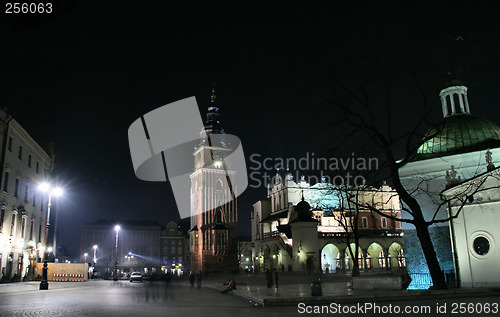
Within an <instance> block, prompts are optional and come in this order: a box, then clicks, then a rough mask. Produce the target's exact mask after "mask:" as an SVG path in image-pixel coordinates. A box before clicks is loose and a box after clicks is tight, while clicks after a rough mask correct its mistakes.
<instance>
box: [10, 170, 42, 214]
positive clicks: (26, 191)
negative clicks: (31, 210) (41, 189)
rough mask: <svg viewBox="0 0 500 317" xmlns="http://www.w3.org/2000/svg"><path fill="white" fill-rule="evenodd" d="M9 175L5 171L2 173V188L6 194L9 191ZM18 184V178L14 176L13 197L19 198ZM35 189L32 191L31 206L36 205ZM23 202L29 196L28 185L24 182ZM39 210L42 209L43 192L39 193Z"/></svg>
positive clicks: (26, 200)
mask: <svg viewBox="0 0 500 317" xmlns="http://www.w3.org/2000/svg"><path fill="white" fill-rule="evenodd" d="M9 177H10V174H9V173H8V172H5V174H4V179H3V188H2V190H3V191H4V192H5V193H6V194H8V193H9V189H10V188H9V187H10V186H9ZM19 185H20V180H19V178H16V181H15V185H14V198H19V189H20V188H19V187H20V186H19ZM36 193H37V192H36V190H34V191H33V196H32V198H33V200H32V203H33V207H35V206H36ZM23 196H24V202H25V203H27V202H28V200H29V196H30V185H28V184H26V185H24V195H23ZM40 210H41V211H43V194H41V193H40Z"/></svg>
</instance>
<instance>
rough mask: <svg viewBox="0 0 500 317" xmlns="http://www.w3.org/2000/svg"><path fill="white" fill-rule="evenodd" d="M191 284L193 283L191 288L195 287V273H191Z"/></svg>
mask: <svg viewBox="0 0 500 317" xmlns="http://www.w3.org/2000/svg"><path fill="white" fill-rule="evenodd" d="M189 283H191V288H193V287H194V273H193V272H191V273H189Z"/></svg>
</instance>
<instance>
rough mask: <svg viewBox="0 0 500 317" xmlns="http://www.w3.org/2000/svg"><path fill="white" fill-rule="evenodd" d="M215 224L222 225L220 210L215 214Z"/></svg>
mask: <svg viewBox="0 0 500 317" xmlns="http://www.w3.org/2000/svg"><path fill="white" fill-rule="evenodd" d="M215 223H222V210H221V209H220V208H219V209H217V211H216V212H215Z"/></svg>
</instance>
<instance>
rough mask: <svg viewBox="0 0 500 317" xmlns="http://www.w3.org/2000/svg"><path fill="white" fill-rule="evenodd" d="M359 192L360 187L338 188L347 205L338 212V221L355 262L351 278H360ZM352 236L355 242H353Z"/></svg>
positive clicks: (341, 199)
mask: <svg viewBox="0 0 500 317" xmlns="http://www.w3.org/2000/svg"><path fill="white" fill-rule="evenodd" d="M359 190H360V189H359V187H358V188H356V189H348V188H347V187H345V186H344V187H338V188H337V192H338V195H339V199H340V201H341V202H345V203H346V204H347V206H344V205H343V203H342V204H341V205H340V206H339V209H338V210H337V211H338V214H339V218H336V219H337V222H338V223H339V225H340V226H341V227H342V228H343V229H344V231H345V232H346V243H347V249H348V250H349V255H350V257H351V259H352V261H353V264H352V272H351V276H359V209H360V204H359V200H358V198H359ZM351 234H352V240H354V241H351ZM352 244H354V248H353V247H352ZM353 249H354V250H353Z"/></svg>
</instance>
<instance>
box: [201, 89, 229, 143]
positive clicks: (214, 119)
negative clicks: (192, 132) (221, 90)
mask: <svg viewBox="0 0 500 317" xmlns="http://www.w3.org/2000/svg"><path fill="white" fill-rule="evenodd" d="M207 110H208V111H207V119H206V121H205V132H210V133H217V134H224V133H225V132H224V128H223V127H222V124H221V123H220V113H219V107H217V105H216V104H215V82H214V84H213V86H212V92H211V94H210V105H209V106H208V109H207Z"/></svg>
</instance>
